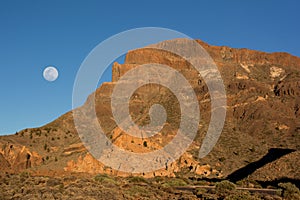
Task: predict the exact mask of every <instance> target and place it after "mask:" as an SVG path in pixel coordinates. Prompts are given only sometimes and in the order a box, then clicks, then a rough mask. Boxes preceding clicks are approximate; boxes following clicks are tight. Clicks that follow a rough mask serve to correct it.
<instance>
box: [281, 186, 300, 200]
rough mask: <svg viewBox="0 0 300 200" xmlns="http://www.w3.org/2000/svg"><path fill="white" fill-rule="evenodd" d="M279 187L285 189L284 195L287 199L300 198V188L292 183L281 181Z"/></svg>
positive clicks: (299, 199) (295, 199)
mask: <svg viewBox="0 0 300 200" xmlns="http://www.w3.org/2000/svg"><path fill="white" fill-rule="evenodd" d="M278 186H279V187H281V188H282V189H283V194H282V195H283V197H284V198H285V199H294V200H297V199H298V200H300V190H299V188H297V186H295V185H294V184H292V183H279V184H278Z"/></svg>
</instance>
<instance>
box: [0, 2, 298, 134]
mask: <svg viewBox="0 0 300 200" xmlns="http://www.w3.org/2000/svg"><path fill="white" fill-rule="evenodd" d="M299 8H300V3H299V1H297V0H294V1H292V0H287V1H276V0H264V1H261V0H251V1H240V0H227V1H223V0H218V1H217V0H206V1H200V0H198V1H197V0H195V1H188V0H187V1H175V0H173V1H167V0H166V1H162V0H160V1H157V0H151V1H134V0H133V1H121V0H120V1H113V0H111V1H106V2H102V1H93V0H88V1H83V0H78V1H71V0H63V1H58V0H52V1H38V0H27V1H21V0H19V1H16V0H0V69H1V74H0V76H1V77H0V91H1V98H0V134H10V133H15V132H16V131H19V130H21V129H24V128H28V127H37V126H41V125H44V124H46V123H48V122H50V121H52V120H54V119H55V118H57V117H59V116H60V115H62V114H64V113H65V112H67V111H69V110H70V109H71V108H72V89H73V83H74V80H75V76H76V73H77V71H78V69H79V67H80V65H81V63H82V61H83V60H84V58H85V57H86V56H87V55H88V53H89V52H90V51H91V50H92V49H93V48H94V47H95V46H96V45H97V44H99V43H100V42H101V41H103V40H105V39H107V38H108V37H110V36H112V35H114V34H117V33H119V32H122V31H125V30H128V29H132V28H138V27H149V26H151V27H164V28H169V29H174V30H177V31H180V32H182V33H184V34H186V35H189V36H190V37H192V38H197V39H201V40H204V41H205V42H208V43H210V44H213V45H227V46H231V47H238V48H242V47H247V48H250V49H256V50H261V51H266V52H276V51H284V52H288V53H291V54H293V55H296V56H300V39H299V35H300V26H299V25H300V23H299V19H300V12H299ZM48 65H53V66H55V67H57V68H58V70H59V73H60V76H59V78H58V79H57V80H56V81H55V82H47V81H45V80H44V79H43V76H42V72H43V69H44V68H45V67H46V66H48ZM109 78H110V73H109V72H108V73H107V74H106V76H105V77H104V79H105V80H109Z"/></svg>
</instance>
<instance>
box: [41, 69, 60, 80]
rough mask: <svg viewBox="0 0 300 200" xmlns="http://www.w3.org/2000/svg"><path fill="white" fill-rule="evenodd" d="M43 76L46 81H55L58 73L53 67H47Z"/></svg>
mask: <svg viewBox="0 0 300 200" xmlns="http://www.w3.org/2000/svg"><path fill="white" fill-rule="evenodd" d="M43 76H44V78H45V79H46V80H47V81H50V82H52V81H55V80H56V79H57V77H58V71H57V69H56V68H55V67H52V66H49V67H46V68H45V69H44V72H43Z"/></svg>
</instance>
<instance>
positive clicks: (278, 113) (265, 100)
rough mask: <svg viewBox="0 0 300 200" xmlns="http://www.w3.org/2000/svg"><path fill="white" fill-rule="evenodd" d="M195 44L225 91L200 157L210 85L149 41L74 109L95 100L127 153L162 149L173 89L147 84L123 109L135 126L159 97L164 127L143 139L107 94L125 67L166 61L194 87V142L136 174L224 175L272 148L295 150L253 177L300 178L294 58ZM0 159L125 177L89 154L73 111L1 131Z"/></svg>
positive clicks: (168, 134) (14, 167)
mask: <svg viewBox="0 0 300 200" xmlns="http://www.w3.org/2000/svg"><path fill="white" fill-rule="evenodd" d="M182 42H183V41H181V40H174V41H165V42H162V43H160V44H157V46H165V45H170V46H171V47H172V48H180V45H181V43H182ZM197 42H198V43H199V44H201V45H202V47H203V48H205V50H206V51H207V52H208V53H209V55H210V56H211V57H212V59H213V60H214V62H215V63H216V65H217V67H218V69H219V71H220V73H221V76H222V78H223V81H224V84H225V89H226V94H227V116H226V121H225V126H224V129H223V132H222V134H221V137H220V139H219V140H218V142H217V144H216V146H215V147H214V148H213V150H212V152H210V154H209V155H208V156H206V157H205V158H203V159H198V157H197V156H198V151H199V148H200V146H201V143H202V140H203V137H204V136H205V133H206V132H207V128H208V124H209V121H210V116H211V112H210V108H211V105H210V95H209V93H208V88H207V86H206V84H205V82H204V81H203V79H202V78H201V77H200V76H199V74H198V72H197V71H196V70H195V69H193V67H192V66H191V65H190V63H188V62H187V61H185V60H184V59H182V58H180V57H178V56H176V55H174V54H171V53H168V52H163V51H161V50H157V49H154V48H153V47H155V46H152V47H151V46H150V47H147V48H143V49H137V50H134V51H130V52H128V54H127V55H126V60H125V63H124V64H118V63H114V65H113V69H112V70H113V77H112V82H111V83H103V84H102V85H101V86H100V87H99V88H98V89H97V90H96V91H95V93H94V94H92V95H90V97H89V98H88V99H87V101H86V103H85V104H84V105H83V106H82V107H81V108H78V109H79V110H80V109H84V110H89V109H91V106H92V105H93V104H92V102H93V101H94V100H95V110H96V114H97V120H98V122H99V123H100V125H101V127H102V128H103V130H104V132H105V134H106V135H107V136H108V138H110V139H111V141H112V142H113V143H114V144H115V145H117V146H119V147H122V148H123V149H125V150H127V151H133V152H139V153H145V152H150V151H153V150H158V149H161V148H162V147H164V146H165V145H166V144H168V143H169V142H170V141H171V140H172V139H173V138H174V136H175V134H176V130H177V129H178V124H179V121H180V106H179V104H178V101H177V100H176V97H175V96H174V94H173V93H172V92H171V91H170V90H168V89H167V88H165V87H163V86H159V85H156V84H148V85H145V86H143V87H141V88H139V89H138V90H136V91H135V92H134V94H133V95H132V98H131V99H130V109H129V110H130V113H131V115H132V119H133V120H134V121H135V122H136V123H137V124H139V125H145V124H147V123H149V120H150V117H149V115H148V113H149V108H150V107H151V105H153V104H155V103H160V104H161V105H164V107H165V109H166V113H167V116H168V118H167V123H166V124H165V126H164V128H163V129H162V130H161V131H160V133H159V134H157V135H155V136H154V137H151V138H147V139H145V138H144V139H142V138H136V137H133V136H130V135H128V134H126V133H125V132H124V131H122V129H120V128H119V127H118V126H117V124H116V122H115V121H114V118H113V115H112V109H111V94H112V91H113V89H114V86H115V85H116V82H117V81H118V80H119V79H120V77H122V75H124V74H125V73H126V72H127V71H129V70H131V69H133V68H135V67H136V66H138V65H142V64H147V63H160V64H165V65H168V66H171V67H172V68H174V69H176V70H177V71H179V72H180V73H181V74H182V75H183V76H184V77H185V78H186V79H187V80H188V81H189V83H190V84H191V85H192V86H193V89H194V91H195V93H196V95H197V99H198V101H199V107H200V111H201V122H200V124H199V127H198V134H197V136H196V139H195V141H194V142H193V143H192V145H191V146H190V147H189V149H188V151H187V152H186V153H185V154H184V155H183V156H182V157H181V158H180V159H179V160H177V161H176V162H174V163H172V164H168V166H166V168H163V169H160V170H158V171H156V172H154V173H145V174H140V175H144V176H146V177H151V176H175V174H177V175H178V174H180V173H181V174H184V175H187V176H189V175H193V174H197V175H201V176H209V177H226V176H227V175H229V174H232V173H233V172H234V171H236V170H238V169H240V168H242V167H245V166H247V165H248V164H249V163H252V162H255V161H257V160H260V159H261V158H263V157H264V155H266V154H267V153H268V152H269V150H270V149H272V148H279V149H293V150H295V151H294V152H292V153H289V154H287V155H284V156H283V157H281V158H280V157H278V158H276V159H275V161H274V162H272V163H265V165H263V167H261V168H260V169H257V170H256V171H255V172H254V173H253V178H254V179H256V180H274V179H277V178H282V177H287V178H292V179H300V174H299V168H300V163H299V151H300V123H299V116H300V111H299V109H300V58H298V57H295V56H292V55H290V54H287V53H264V52H259V51H254V50H249V49H234V48H229V47H224V46H223V47H217V46H210V45H208V44H206V43H204V42H202V41H200V40H197ZM73 112H74V111H73ZM82 117H84V116H82ZM272 156H275V157H276V155H272ZM0 163H1V164H0V169H1V170H2V171H22V170H24V169H27V170H30V171H32V172H33V173H37V174H38V173H45V174H50V175H51V174H60V173H69V172H88V173H108V174H116V175H120V176H128V175H131V174H130V173H122V172H118V171H116V170H113V169H111V168H110V167H106V166H104V165H103V164H101V163H99V162H98V161H96V160H95V159H94V158H93V157H92V156H91V155H90V154H89V153H87V151H86V148H85V147H84V146H83V145H82V143H81V140H80V138H79V137H78V134H77V131H76V129H75V127H74V122H73V115H72V111H71V112H68V113H66V114H64V115H63V116H61V117H59V118H58V119H57V120H55V121H53V122H51V123H49V124H47V125H46V126H43V127H40V128H35V129H26V130H23V131H20V132H19V133H17V134H16V135H11V136H2V137H0ZM274 163H275V164H274ZM274 165H276V167H273V166H274Z"/></svg>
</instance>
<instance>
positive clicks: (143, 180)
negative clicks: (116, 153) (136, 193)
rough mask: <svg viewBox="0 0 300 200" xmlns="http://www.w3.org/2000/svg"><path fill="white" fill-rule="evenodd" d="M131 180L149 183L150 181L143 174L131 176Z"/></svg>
mask: <svg viewBox="0 0 300 200" xmlns="http://www.w3.org/2000/svg"><path fill="white" fill-rule="evenodd" d="M129 181H130V182H133V183H147V182H148V181H147V180H146V179H145V178H143V177H141V176H132V177H129Z"/></svg>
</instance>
